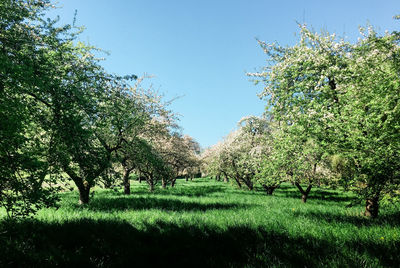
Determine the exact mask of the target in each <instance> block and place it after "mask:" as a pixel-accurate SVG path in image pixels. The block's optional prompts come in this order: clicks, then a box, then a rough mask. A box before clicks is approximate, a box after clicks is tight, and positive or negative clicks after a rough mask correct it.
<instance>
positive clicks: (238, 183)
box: [235, 178, 242, 188]
mask: <svg viewBox="0 0 400 268" xmlns="http://www.w3.org/2000/svg"><path fill="white" fill-rule="evenodd" d="M235 181H236V183H237V185H238V186H239V188H242V184H241V183H240V181H239V180H238V179H237V178H235Z"/></svg>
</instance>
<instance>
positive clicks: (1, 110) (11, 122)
mask: <svg viewBox="0 0 400 268" xmlns="http://www.w3.org/2000/svg"><path fill="white" fill-rule="evenodd" d="M48 7H49V3H48V1H12V0H5V1H1V3H0V162H1V163H2V167H1V171H0V205H1V206H3V207H5V209H6V211H7V215H8V216H9V217H14V216H27V215H29V214H31V213H34V212H35V211H37V210H38V209H40V208H41V207H43V206H53V205H55V201H56V200H57V198H56V196H55V195H54V192H55V190H56V189H54V188H52V187H50V185H51V183H52V182H53V181H54V180H55V179H56V178H57V176H56V175H57V170H55V169H54V168H53V167H52V166H51V163H50V162H51V159H50V158H49V156H48V152H49V150H51V142H52V136H51V135H48V133H46V124H47V119H48V115H49V113H50V110H49V107H48V106H49V105H48V102H47V100H45V99H44V98H43V95H44V93H43V92H42V91H46V90H47V88H42V85H43V84H47V83H48V77H46V76H43V77H42V76H40V75H38V71H39V70H38V68H36V67H37V64H38V63H39V62H40V63H41V62H44V63H45V64H50V63H49V62H48V61H47V59H46V57H45V56H44V55H43V53H41V49H40V48H41V47H42V46H43V45H44V44H45V40H46V37H47V35H46V33H45V30H44V29H43V23H41V22H40V14H41V12H43V11H44V10H46V9H47V8H48ZM32 22H37V23H32ZM48 174H50V175H48Z"/></svg>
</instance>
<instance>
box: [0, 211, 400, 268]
mask: <svg viewBox="0 0 400 268" xmlns="http://www.w3.org/2000/svg"><path fill="white" fill-rule="evenodd" d="M0 240H1V241H3V242H2V243H0V254H1V256H2V258H0V266H1V267H32V266H33V267H49V266H62V267H65V266H71V265H77V266H79V267H81V266H82V267H125V266H127V267H131V266H135V267H163V266H171V267H244V266H246V267H268V266H290V267H291V266H295V267H319V266H332V265H333V266H344V267H360V266H365V265H367V266H368V262H366V260H365V259H364V257H365V254H367V255H368V256H370V257H372V258H377V259H379V262H380V263H379V265H384V266H396V265H398V263H399V262H400V257H399V255H398V252H397V249H396V248H398V247H399V246H400V242H396V243H395V245H393V246H394V247H390V246H388V245H386V244H379V243H374V242H370V243H367V244H365V243H364V244H361V243H360V244H358V243H357V242H348V243H347V244H345V245H344V246H342V247H341V248H340V249H338V248H337V246H336V245H335V244H334V243H332V242H329V241H327V240H322V239H313V238H311V237H292V236H290V235H288V234H287V233H285V232H284V231H282V232H276V231H272V230H266V229H263V228H250V227H248V226H236V227H230V228H227V229H226V230H218V229H215V228H213V227H209V226H195V225H190V224H184V225H176V224H172V223H167V222H163V221H158V222H155V223H153V224H146V225H145V226H144V227H143V229H140V230H139V229H137V228H135V227H134V226H132V225H131V224H129V223H128V222H125V221H117V220H91V219H81V220H74V221H67V222H64V223H62V224H59V223H44V222H40V221H36V220H25V221H20V222H13V223H7V222H0Z"/></svg>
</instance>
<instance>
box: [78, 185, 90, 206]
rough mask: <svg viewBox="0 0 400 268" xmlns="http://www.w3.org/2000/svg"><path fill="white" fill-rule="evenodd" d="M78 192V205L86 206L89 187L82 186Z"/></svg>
mask: <svg viewBox="0 0 400 268" xmlns="http://www.w3.org/2000/svg"><path fill="white" fill-rule="evenodd" d="M78 190H79V204H80V205H84V204H88V203H89V193H90V187H89V186H84V185H82V186H80V187H78Z"/></svg>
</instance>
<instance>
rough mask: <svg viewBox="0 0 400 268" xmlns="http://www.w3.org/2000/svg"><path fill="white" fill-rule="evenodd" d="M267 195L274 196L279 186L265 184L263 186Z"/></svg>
mask: <svg viewBox="0 0 400 268" xmlns="http://www.w3.org/2000/svg"><path fill="white" fill-rule="evenodd" d="M262 187H263V188H264V190H265V192H266V193H267V195H272V194H273V193H274V191H275V189H276V188H278V186H267V185H265V184H263V185H262Z"/></svg>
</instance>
